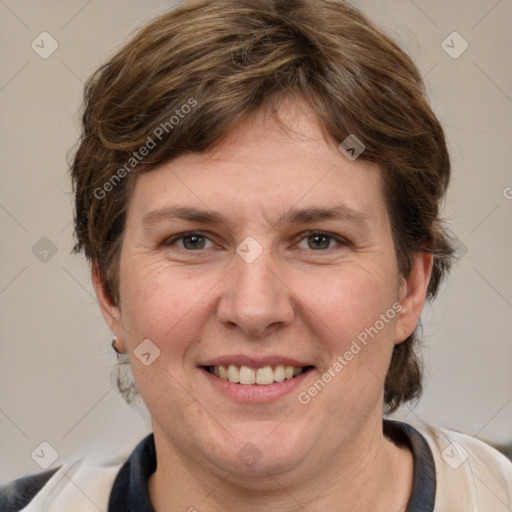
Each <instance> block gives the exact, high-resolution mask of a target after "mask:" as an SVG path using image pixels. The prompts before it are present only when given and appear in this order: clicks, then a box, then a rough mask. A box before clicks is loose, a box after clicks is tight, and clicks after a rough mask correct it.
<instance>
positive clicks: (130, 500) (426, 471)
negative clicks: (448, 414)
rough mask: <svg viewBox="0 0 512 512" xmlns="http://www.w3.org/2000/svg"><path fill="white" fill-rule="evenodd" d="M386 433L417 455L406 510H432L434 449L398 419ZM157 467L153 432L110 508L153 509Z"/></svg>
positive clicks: (120, 479)
mask: <svg viewBox="0 0 512 512" xmlns="http://www.w3.org/2000/svg"><path fill="white" fill-rule="evenodd" d="M384 434H385V435H386V436H387V437H389V438H390V439H392V440H393V441H394V442H395V443H396V444H398V445H401V446H404V445H405V446H407V447H408V448H409V449H410V450H411V451H412V453H413V455H414V481H413V487H412V493H411V498H410V499H409V503H408V505H407V509H406V511H405V512H432V511H433V510H434V502H435V496H436V471H435V465H434V458H433V457H432V452H431V450H430V448H429V446H428V444H427V442H426V441H425V439H424V438H423V436H422V435H421V434H420V433H419V432H418V431H417V430H416V429H414V428H413V427H411V426H410V425H407V424H406V423H401V422H398V421H389V420H385V421H384ZM155 470H156V452H155V440H154V438H153V434H150V435H149V436H147V437H146V438H145V439H143V440H142V441H141V442H140V443H139V444H138V445H137V447H136V448H135V450H133V452H132V454H131V455H130V457H129V458H128V460H127V461H126V462H125V463H124V464H123V466H122V467H121V469H120V470H119V473H118V474H117V476H116V479H115V481H114V485H113V486H112V491H111V493H110V500H109V505H108V512H154V509H153V507H152V505H151V501H150V500H149V494H148V481H149V477H150V476H151V474H152V473H154V471H155Z"/></svg>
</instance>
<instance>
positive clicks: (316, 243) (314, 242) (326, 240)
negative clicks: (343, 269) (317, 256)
mask: <svg viewBox="0 0 512 512" xmlns="http://www.w3.org/2000/svg"><path fill="white" fill-rule="evenodd" d="M307 239H308V247H309V248H310V249H313V250H319V249H329V246H330V244H331V237H330V236H328V235H324V234H317V235H309V236H308V238H307Z"/></svg>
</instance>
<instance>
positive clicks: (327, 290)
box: [95, 101, 428, 475]
mask: <svg viewBox="0 0 512 512" xmlns="http://www.w3.org/2000/svg"><path fill="white" fill-rule="evenodd" d="M280 117H281V119H282V121H283V122H284V124H285V126H287V129H284V128H283V126H282V124H279V123H278V122H276V121H275V119H273V118H272V117H270V116H268V115H267V116H266V115H264V114H263V113H260V114H258V115H256V116H254V117H253V118H251V119H249V120H247V121H244V122H242V123H241V124H239V125H238V126H237V128H236V129H235V130H233V132H232V134H231V135H230V136H229V137H228V138H227V139H226V140H225V141H224V143H223V145H222V146H221V147H219V148H218V149H217V150H216V151H215V152H210V153H206V154H189V155H186V156H182V157H180V158H178V159H176V160H173V161H172V162H170V163H168V164H167V165H163V166H161V167H159V168H157V169H155V170H153V171H151V172H149V173H146V174H143V175H141V176H140V177H138V178H137V181H136V184H135V187H134V190H133V194H132V197H131V199H130V205H129V211H128V215H127V222H126V228H125V233H124V239H123V244H122V250H121V257H120V274H119V276H120V289H119V295H120V306H119V308H118V307H115V306H113V305H112V304H110V303H109V302H108V300H107V299H106V298H105V297H104V296H102V292H101V289H100V288H101V287H100V286H99V285H98V281H97V278H96V282H95V284H96V288H97V290H98V294H99V296H100V299H101V301H102V304H103V309H104V312H105V316H106V319H107V321H108V322H109V323H110V325H111V328H112V330H113V331H114V333H115V334H116V336H117V337H118V339H119V345H118V346H119V347H120V348H121V349H122V350H125V351H127V352H128V353H129V354H130V359H131V364H132V367H133V372H134V376H135V379H136V382H137V385H138V387H139V390H140V392H141V394H142V397H143V399H144V401H145V403H146V405H147V407H148V409H149V411H150V413H151V417H152V421H153V427H154V432H155V440H156V442H157V447H158V445H159V444H160V445H161V446H166V447H167V448H166V449H167V450H169V451H172V452H173V453H175V454H177V456H181V457H182V458H183V460H187V461H189V463H197V464H199V465H201V467H210V468H217V469H219V468H220V469H222V470H226V471H231V472H233V471H235V472H238V473H239V474H242V475H245V474H247V475H249V474H250V475H255V474H262V475H263V474H266V473H267V472H271V473H272V474H278V473H285V472H290V471H301V468H305V467H306V466H309V467H312V468H315V467H318V464H325V461H326V460H327V461H328V460H329V459H333V460H334V459H336V457H339V455H340V454H341V453H344V454H345V455H346V454H347V453H350V451H351V450H356V449H358V447H359V446H361V445H362V444H364V443H367V442H368V439H370V438H372V436H373V437H375V435H377V434H378V432H379V429H381V422H382V408H383V386H384V378H385V375H386V371H387V368H388V365H389V361H390V357H391V352H392V349H393V347H394V344H395V343H399V342H401V341H403V340H404V339H405V338H406V337H407V336H408V335H409V334H410V333H411V332H412V330H413V329H414V326H415V325H416V322H417V320H418V316H419V314H420V311H421V305H422V303H423V297H424V291H425V290H424V288H425V286H426V283H425V285H422V284H421V283H422V282H423V281H425V280H426V277H427V274H428V268H427V267H428V265H426V264H425V262H424V261H423V260H421V259H418V260H417V263H416V264H415V266H414V268H413V272H412V273H411V276H410V277H409V279H403V278H402V277H401V276H400V274H399V271H398V269H397V263H396V257H395V252H394V247H393V240H392V236H391V228H390V221H389V217H388V214H387V211H386V206H385V201H384V197H383V195H382V191H381V176H380V172H379V169H378V168H377V167H376V166H375V165H373V164H370V163H368V162H365V161H363V160H362V159H360V158H359V159H356V160H355V161H349V160H347V159H346V158H345V157H344V156H343V155H342V154H341V153H340V152H339V151H338V150H337V147H336V145H335V144H333V143H330V142H327V141H326V140H325V139H324V138H323V136H322V134H321V131H320V128H319V127H318V125H317V122H316V121H315V118H314V116H313V115H312V114H311V112H309V111H308V109H307V107H306V106H305V105H303V104H302V103H300V102H298V101H297V102H295V103H293V102H288V103H283V104H282V105H281V110H280ZM144 340H146V341H144ZM147 340H149V341H147ZM294 375H295V376H294ZM226 379H227V380H226ZM237 381H241V382H237ZM255 381H256V382H255ZM306 461H307V464H306ZM315 461H316V462H317V463H318V464H315ZM320 461H323V462H320Z"/></svg>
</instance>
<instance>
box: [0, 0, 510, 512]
mask: <svg viewBox="0 0 512 512" xmlns="http://www.w3.org/2000/svg"><path fill="white" fill-rule="evenodd" d="M449 176H450V165H449V157H448V153H447V149H446V144H445V139H444V134H443V130H442V128H441V126H440V124H439V122H438V120H437V119H436V117H435V116H434V114H433V113H432V111H431V109H430V107H429V106H428V104H427V102H426V99H425V95H424V91H423V86H422V81H421V77H420V75H419V73H418V70H417V69H416V67H415V66H414V64H413V63H412V62H411V60H410V59H409V58H408V57H407V56H406V55H405V54H404V53H403V51H402V50H400V49H399V48H398V47H397V45H396V44H394V43H393V42H392V41H391V40H390V39H389V38H388V37H386V36H385V35H383V34H382V33H380V32H379V31H378V30H377V29H376V28H375V27H373V25H372V24H371V23H370V22H369V21H368V20H367V19H366V18H365V17H364V16H362V15H361V14H360V13H359V12H358V11H357V10H356V9H354V8H353V7H350V6H349V5H347V4H345V3H342V2H340V1H328V0H297V1H294V2H288V1H285V0H282V1H279V0H276V1H273V2H269V1H265V0H247V1H245V2H239V1H237V0H217V1H216V2H209V1H204V0H203V1H189V2H186V3H184V4H183V5H182V6H181V7H180V8H178V9H176V10H174V11H172V12H170V13H167V14H165V15H163V16H161V17H160V18H158V19H156V20H154V21H153V22H152V23H150V24H149V25H148V26H147V27H146V28H145V29H143V30H142V31H141V32H140V33H139V34H138V35H137V36H136V37H135V38H134V39H133V41H131V42H130V43H129V44H128V45H126V46H125V47H124V48H123V49H122V50H121V51H120V52H119V53H118V54H117V55H115V56H114V57H113V58H112V59H111V60H110V61H109V62H107V63H106V64H105V65H104V66H103V67H102V68H100V70H98V71H97V72H96V73H95V75H94V76H93V77H92V78H91V79H90V80H89V82H88V83H87V86H86V94H85V110H84V115H83V134H82V139H81V142H80V146H79V148H78V150H77V152H76V155H75V159H74V162H73V167H72V179H73V183H74V186H75V193H76V211H75V230H76V235H77V240H78V242H77V245H76V250H77V251H81V250H83V251H84V252H85V254H86V256H87V258H88V259H89V261H90V262H91V268H92V281H93V284H94V287H95V290H96V294H97V297H98V300H99V302H100V305H101V308H102V312H103V315H104V317H105V320H106V322H107V324H108V325H109V327H110V329H111V330H112V332H113V333H114V335H115V338H114V342H113V347H114V349H115V350H116V351H117V352H118V353H119V354H120V358H122V359H128V360H129V363H130V366H131V369H132V371H133V375H134V378H135V383H136V387H137V390H138V392H140V395H141V397H142V399H143V401H144V403H145V405H146V406H147V408H148V410H149V413H150V415H151V420H152V426H153V433H152V434H151V435H150V436H149V437H147V438H146V439H144V440H143V441H141V443H140V444H139V445H138V446H137V447H136V448H135V450H134V451H133V452H132V453H131V454H128V455H127V456H125V457H122V458H120V459H116V460H114V461H111V460H109V461H99V462H98V461H96V460H95V461H93V460H89V459H85V460H82V461H78V462H76V463H72V464H66V465H64V466H62V467H60V468H56V469H54V470H52V471H51V472H49V473H46V474H44V475H37V476H35V477H28V478H25V479H22V480H20V481H18V482H15V483H14V484H12V485H11V486H10V487H9V488H7V489H6V490H4V491H3V497H2V499H3V500H4V501H3V503H4V506H3V508H2V510H4V509H6V510H20V509H21V508H22V507H25V508H24V509H23V510H27V511H32V510H51V511H61V510H74V511H75V510H76V511H82V510H84V511H86V510H98V509H99V510H108V511H109V512H110V511H117V510H119V511H121V510H122V511H142V512H146V511H151V510H155V511H157V512H167V511H178V510H189V511H192V510H198V511H213V510H240V509H241V508H243V509H245V510H266V511H267V510H309V511H315V510H326V509H329V510H336V511H348V510H350V511H354V510H365V511H366V510H372V511H390V510H397V511H398V510H406V511H408V512H411V511H436V512H439V511H442V510H450V511H453V510H461V511H462V510H476V509H478V510H480V511H493V512H495V511H498V510H510V507H511V506H512V465H511V464H510V463H509V462H508V461H507V460H506V459H505V457H503V456H501V455H500V454H499V453H497V452H495V451H494V450H493V449H492V448H490V447H488V446H486V445H485V444H483V443H481V442H479V441H477V440H475V439H472V438H469V437H467V436H464V435H461V434H457V433H454V432H449V431H444V430H441V429H435V428H430V427H422V428H419V427H418V428H413V427H412V426H410V425H407V424H405V423H399V422H392V421H383V413H384V412H392V411H394V410H396V409H397V407H399V406H400V405H401V404H403V403H405V402H407V401H408V400H411V399H413V398H416V397H418V396H419V394H420V392H421V371H420V366H419V363H418V359H417V356H416V354H415V345H416V343H417V333H416V327H417V325H418V321H419V317H420V314H421V310H422V307H423V304H424V301H425V299H426V298H433V297H434V296H435V294H436V292H437V290H438V287H439V285H440V282H441V280H442V278H443V276H444V275H445V274H446V272H447V271H448V269H449V266H450V261H451V257H452V253H453V249H452V247H451V245H450V241H449V238H448V236H447V234H446V233H445V231H444V230H443V228H442V224H441V219H440V217H439V204H440V201H441V200H442V198H443V197H444V194H445V191H446V188H447V186H448V182H449ZM122 386H123V384H122ZM0 503H2V502H0Z"/></svg>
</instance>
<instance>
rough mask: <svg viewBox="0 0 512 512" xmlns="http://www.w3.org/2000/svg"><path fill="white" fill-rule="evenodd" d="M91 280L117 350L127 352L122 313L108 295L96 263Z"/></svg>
mask: <svg viewBox="0 0 512 512" xmlns="http://www.w3.org/2000/svg"><path fill="white" fill-rule="evenodd" d="M91 280H92V284H93V286H94V291H95V293H96V298H97V299H98V303H99V305H100V309H101V314H102V315H103V318H104V319H105V322H107V325H108V326H109V327H110V330H111V331H112V332H113V333H114V336H115V337H116V338H117V341H116V348H117V349H118V350H119V352H126V346H125V343H124V330H123V328H122V324H121V312H120V310H119V307H118V306H116V305H115V304H114V302H112V299H111V298H110V296H109V294H108V293H107V291H106V289H105V284H104V282H103V279H102V276H101V272H100V269H99V266H98V264H97V263H96V262H95V263H93V264H92V266H91Z"/></svg>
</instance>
